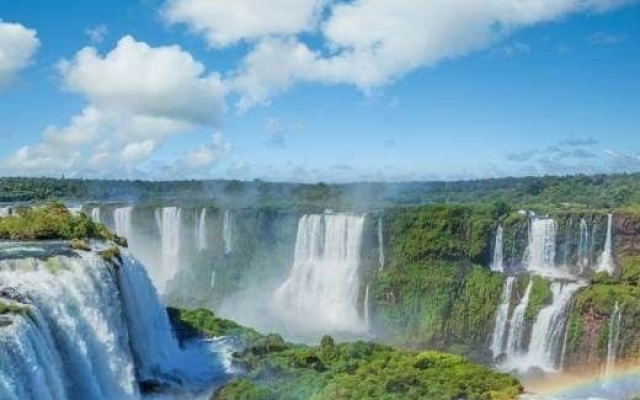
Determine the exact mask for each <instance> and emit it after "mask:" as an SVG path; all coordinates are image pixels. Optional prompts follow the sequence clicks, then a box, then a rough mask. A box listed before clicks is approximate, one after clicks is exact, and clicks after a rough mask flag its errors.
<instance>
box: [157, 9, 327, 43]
mask: <svg viewBox="0 0 640 400" xmlns="http://www.w3.org/2000/svg"><path fill="white" fill-rule="evenodd" d="M325 3H327V0H269V1H265V0H233V1H227V0H170V1H169V2H168V3H167V4H166V6H165V8H164V10H163V12H162V15H163V17H164V18H165V19H166V20H167V21H169V22H170V23H173V24H176V23H184V24H186V25H187V26H188V27H189V28H190V29H191V30H193V31H194V32H199V33H202V34H204V35H205V37H206V39H207V41H208V43H209V45H210V46H211V47H224V46H228V45H232V44H235V43H237V42H239V41H241V40H253V39H258V38H261V37H263V36H269V35H294V34H297V33H300V32H302V31H308V30H312V29H313V28H314V27H315V25H316V24H317V21H318V19H319V17H320V13H321V11H322V9H323V6H324V5H325Z"/></svg>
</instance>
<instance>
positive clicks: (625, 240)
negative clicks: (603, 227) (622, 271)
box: [613, 214, 640, 264]
mask: <svg viewBox="0 0 640 400" xmlns="http://www.w3.org/2000/svg"><path fill="white" fill-rule="evenodd" d="M613 227H614V228H613V229H614V233H613V237H614V240H615V242H614V243H615V252H614V254H615V257H616V261H618V262H619V261H620V260H621V259H623V258H625V257H630V256H638V255H640V216H631V215H624V214H621V215H615V216H614V218H613ZM618 264H619V263H618Z"/></svg>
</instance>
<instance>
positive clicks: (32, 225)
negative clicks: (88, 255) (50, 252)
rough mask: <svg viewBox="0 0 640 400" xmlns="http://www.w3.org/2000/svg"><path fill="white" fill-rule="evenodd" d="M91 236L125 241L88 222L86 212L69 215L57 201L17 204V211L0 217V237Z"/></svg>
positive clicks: (33, 238) (37, 238)
mask: <svg viewBox="0 0 640 400" xmlns="http://www.w3.org/2000/svg"><path fill="white" fill-rule="evenodd" d="M87 238H95V239H103V240H111V241H114V242H116V243H119V244H126V241H124V240H123V239H121V238H119V237H117V236H116V235H114V234H112V233H111V232H109V231H108V230H107V229H106V228H105V227H104V226H103V225H101V224H96V223H94V222H92V221H91V220H90V219H89V218H88V217H87V216H86V215H84V214H79V215H72V214H71V213H70V212H69V210H67V208H66V207H65V206H64V205H63V204H61V203H51V204H47V205H44V206H38V207H28V208H19V209H18V211H17V213H16V214H14V215H11V216H8V217H5V218H0V240H54V239H58V240H74V239H75V240H76V241H75V242H74V243H75V245H79V244H80V242H79V241H78V240H82V239H87Z"/></svg>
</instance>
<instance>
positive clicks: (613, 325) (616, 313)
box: [602, 301, 622, 387]
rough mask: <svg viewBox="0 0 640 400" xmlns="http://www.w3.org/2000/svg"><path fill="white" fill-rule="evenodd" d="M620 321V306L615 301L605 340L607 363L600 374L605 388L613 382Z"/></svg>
mask: <svg viewBox="0 0 640 400" xmlns="http://www.w3.org/2000/svg"><path fill="white" fill-rule="evenodd" d="M621 321H622V315H621V314H620V305H619V304H618V302H617V301H616V304H615V305H614V307H613V310H612V312H611V317H610V318H609V332H608V339H607V361H606V363H605V365H604V370H603V373H602V381H603V385H604V386H605V387H607V386H610V385H611V384H612V381H613V376H614V373H615V368H616V361H617V359H618V346H619V342H620V322H621Z"/></svg>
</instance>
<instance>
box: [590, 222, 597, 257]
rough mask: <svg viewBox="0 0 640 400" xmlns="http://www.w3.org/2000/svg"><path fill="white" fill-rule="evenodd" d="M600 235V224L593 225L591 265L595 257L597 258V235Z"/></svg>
mask: <svg viewBox="0 0 640 400" xmlns="http://www.w3.org/2000/svg"><path fill="white" fill-rule="evenodd" d="M597 234H598V224H593V226H592V227H591V247H590V248H589V265H592V264H593V262H594V261H593V257H594V256H595V248H596V235H597Z"/></svg>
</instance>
